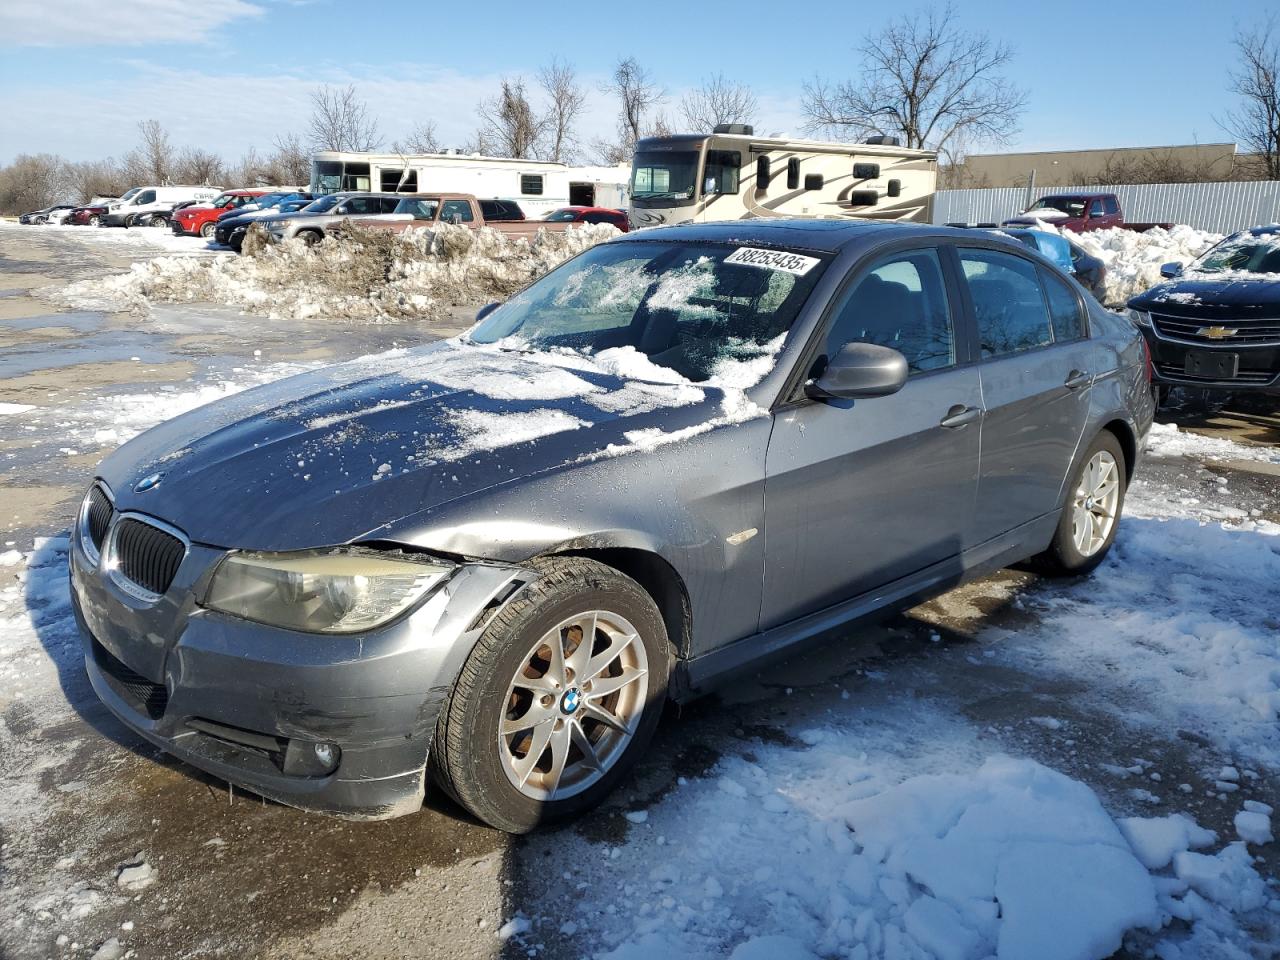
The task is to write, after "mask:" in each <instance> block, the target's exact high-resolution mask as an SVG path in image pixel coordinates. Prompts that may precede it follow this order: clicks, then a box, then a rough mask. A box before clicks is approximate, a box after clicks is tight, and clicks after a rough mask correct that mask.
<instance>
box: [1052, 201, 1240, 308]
mask: <svg viewBox="0 0 1280 960" xmlns="http://www.w3.org/2000/svg"><path fill="white" fill-rule="evenodd" d="M1037 229H1042V230H1046V231H1049V232H1050V233H1062V235H1063V236H1065V237H1069V238H1070V239H1071V240H1072V241H1074V242H1075V243H1076V244H1077V245H1079V246H1080V247H1083V248H1084V249H1085V250H1086V251H1087V252H1088V253H1091V254H1092V255H1093V256H1095V257H1097V258H1099V259H1100V260H1101V261H1102V262H1103V263H1104V264H1105V265H1106V268H1107V277H1106V288H1107V292H1106V296H1105V298H1104V299H1105V301H1106V303H1107V305H1108V306H1112V307H1121V306H1123V305H1124V304H1125V302H1126V301H1128V300H1129V299H1130V298H1131V297H1135V296H1137V295H1138V294H1140V293H1142V291H1144V290H1147V289H1149V288H1150V287H1153V286H1155V285H1156V284H1157V283H1160V281H1161V277H1160V265H1161V264H1164V263H1168V262H1170V261H1171V260H1179V261H1181V262H1182V263H1184V264H1186V263H1190V262H1191V261H1192V260H1194V259H1195V258H1196V257H1198V256H1200V254H1202V253H1204V252H1205V251H1206V250H1208V249H1209V248H1210V247H1211V246H1213V245H1214V244H1215V243H1217V242H1218V241H1219V240H1221V239H1222V234H1218V233H1209V232H1208V231H1205V230H1197V229H1195V228H1194V227H1186V226H1182V225H1179V226H1175V227H1173V228H1172V229H1171V230H1165V229H1163V228H1161V227H1156V228H1154V229H1152V230H1148V231H1147V232H1145V233H1136V232H1134V231H1133V230H1121V229H1119V228H1116V227H1112V228H1110V229H1108V230H1091V231H1089V232H1088V233H1073V232H1070V231H1059V230H1058V229H1057V228H1056V227H1055V226H1054V225H1053V224H1052V223H1049V222H1046V221H1041V222H1040V223H1039V224H1037Z"/></svg>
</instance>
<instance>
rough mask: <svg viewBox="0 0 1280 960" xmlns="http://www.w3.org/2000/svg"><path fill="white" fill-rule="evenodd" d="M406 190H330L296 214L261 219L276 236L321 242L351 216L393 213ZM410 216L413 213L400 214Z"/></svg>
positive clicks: (308, 242)
mask: <svg viewBox="0 0 1280 960" xmlns="http://www.w3.org/2000/svg"><path fill="white" fill-rule="evenodd" d="M404 199H406V196H405V194H402V193H365V192H359V193H354V192H353V193H330V194H327V195H326V196H323V197H319V198H318V199H316V200H314V201H313V202H312V203H310V204H309V205H308V206H306V207H304V208H303V209H302V210H299V211H298V212H297V213H295V214H290V215H287V216H286V215H276V216H273V217H264V218H262V220H261V221H260V222H261V223H262V225H263V227H265V228H266V230H267V233H268V234H269V235H270V236H271V239H272V240H276V241H279V240H290V239H292V238H294V237H297V238H298V239H300V240H302V241H303V242H304V243H307V244H314V243H319V242H320V241H321V240H323V239H324V238H325V231H326V230H328V229H329V228H330V227H333V226H335V225H337V224H339V223H343V222H345V221H346V220H347V219H349V218H351V217H377V216H384V215H385V216H389V215H391V214H393V213H394V211H395V209H396V207H397V206H398V205H399V203H400V201H401V200H404ZM396 216H397V217H403V219H406V220H407V219H410V218H411V215H410V214H407V213H406V214H396Z"/></svg>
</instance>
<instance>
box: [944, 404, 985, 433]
mask: <svg viewBox="0 0 1280 960" xmlns="http://www.w3.org/2000/svg"><path fill="white" fill-rule="evenodd" d="M981 415H982V410H981V409H980V408H978V407H966V406H965V405H964V404H963V403H957V404H956V405H955V406H954V407H952V408H951V409H950V410H948V411H947V415H946V416H945V417H943V418H942V420H941V421H940V424H941V426H944V427H946V428H947V429H948V430H955V429H956V428H958V427H963V426H964V425H965V424H967V423H973V421H975V420H977V419H978V417H979V416H981Z"/></svg>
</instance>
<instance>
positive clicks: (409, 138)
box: [391, 120, 444, 153]
mask: <svg viewBox="0 0 1280 960" xmlns="http://www.w3.org/2000/svg"><path fill="white" fill-rule="evenodd" d="M391 149H393V150H394V151H395V152H396V153H440V152H441V151H442V150H443V149H444V147H443V145H442V144H441V143H440V137H439V136H438V135H437V134H436V124H435V121H434V120H423V121H422V122H421V123H419V124H418V125H417V126H416V127H414V128H413V129H412V130H410V131H409V133H408V134H407V135H406V136H405V138H404V139H403V140H397V141H396V142H395V143H393V144H392V145H391Z"/></svg>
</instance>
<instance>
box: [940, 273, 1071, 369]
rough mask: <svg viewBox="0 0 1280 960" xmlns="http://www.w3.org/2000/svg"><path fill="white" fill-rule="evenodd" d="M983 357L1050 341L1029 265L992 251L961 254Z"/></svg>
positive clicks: (1046, 316) (1050, 333)
mask: <svg viewBox="0 0 1280 960" xmlns="http://www.w3.org/2000/svg"><path fill="white" fill-rule="evenodd" d="M960 265H961V267H962V268H963V269H964V276H965V280H966V281H967V283H968V285H969V297H970V299H971V300H972V301H973V312H974V316H975V317H976V319H977V321H978V339H979V341H980V342H981V344H982V355H983V356H984V357H1002V356H1006V355H1008V354H1011V353H1019V352H1020V351H1023V350H1031V349H1033V348H1035V347H1042V346H1044V345H1045V344H1049V343H1052V342H1053V329H1052V327H1051V326H1050V324H1049V312H1048V310H1046V309H1045V302H1044V294H1043V293H1042V292H1041V289H1040V280H1039V278H1038V277H1037V272H1038V271H1037V270H1036V267H1035V264H1033V263H1031V262H1030V261H1028V260H1023V259H1022V258H1021V257H1015V256H1011V255H1010V254H1007V253H998V252H996V251H994V250H961V251H960Z"/></svg>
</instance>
